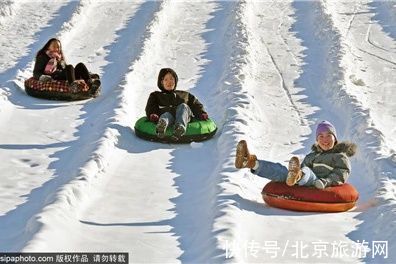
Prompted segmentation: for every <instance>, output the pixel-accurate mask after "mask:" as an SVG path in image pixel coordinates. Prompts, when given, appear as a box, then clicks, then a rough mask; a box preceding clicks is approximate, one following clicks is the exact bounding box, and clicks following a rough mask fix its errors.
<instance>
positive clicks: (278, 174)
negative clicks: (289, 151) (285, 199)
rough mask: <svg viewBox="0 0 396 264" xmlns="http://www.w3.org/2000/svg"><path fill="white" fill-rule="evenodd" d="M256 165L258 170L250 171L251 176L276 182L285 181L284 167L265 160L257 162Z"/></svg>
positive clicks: (285, 170) (285, 171)
mask: <svg viewBox="0 0 396 264" xmlns="http://www.w3.org/2000/svg"><path fill="white" fill-rule="evenodd" d="M257 163H258V164H257V165H258V168H256V169H255V170H254V169H252V170H251V172H252V173H253V174H256V175H257V176H260V177H263V178H267V179H270V180H273V181H277V182H285V181H286V178H287V173H288V170H287V168H286V167H285V166H283V165H281V164H280V163H274V162H270V161H266V160H257Z"/></svg>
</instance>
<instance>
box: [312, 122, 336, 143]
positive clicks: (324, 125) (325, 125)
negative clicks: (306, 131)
mask: <svg viewBox="0 0 396 264" xmlns="http://www.w3.org/2000/svg"><path fill="white" fill-rule="evenodd" d="M322 132H329V133H331V134H333V136H334V137H335V140H336V141H337V131H336V129H335V127H334V126H333V124H332V123H330V122H329V121H326V120H325V121H322V122H320V123H319V124H318V126H317V128H316V138H318V136H319V134H320V133H322Z"/></svg>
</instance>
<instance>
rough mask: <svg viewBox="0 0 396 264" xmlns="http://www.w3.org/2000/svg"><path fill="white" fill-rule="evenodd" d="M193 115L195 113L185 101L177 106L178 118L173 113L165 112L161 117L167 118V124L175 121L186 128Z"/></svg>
mask: <svg viewBox="0 0 396 264" xmlns="http://www.w3.org/2000/svg"><path fill="white" fill-rule="evenodd" d="M192 115H193V113H192V111H191V109H190V107H189V106H188V105H187V104H185V103H183V104H179V105H178V106H177V108H176V118H175V117H174V116H173V115H172V114H171V113H169V112H165V113H163V114H162V115H161V116H160V119H163V120H165V122H166V126H168V125H170V124H173V123H175V124H179V125H182V126H183V127H184V129H186V128H187V124H188V122H190V120H191V117H192Z"/></svg>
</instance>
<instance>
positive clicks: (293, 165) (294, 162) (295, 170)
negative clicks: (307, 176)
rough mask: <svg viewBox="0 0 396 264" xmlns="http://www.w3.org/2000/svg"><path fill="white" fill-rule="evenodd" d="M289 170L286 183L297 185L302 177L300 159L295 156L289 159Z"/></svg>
mask: <svg viewBox="0 0 396 264" xmlns="http://www.w3.org/2000/svg"><path fill="white" fill-rule="evenodd" d="M288 169H289V172H288V174H287V178H286V184H287V185H288V186H293V185H295V184H296V183H297V182H298V181H299V180H300V179H301V178H302V171H301V168H300V160H299V159H298V157H296V156H294V157H292V158H291V159H290V161H289V168H288Z"/></svg>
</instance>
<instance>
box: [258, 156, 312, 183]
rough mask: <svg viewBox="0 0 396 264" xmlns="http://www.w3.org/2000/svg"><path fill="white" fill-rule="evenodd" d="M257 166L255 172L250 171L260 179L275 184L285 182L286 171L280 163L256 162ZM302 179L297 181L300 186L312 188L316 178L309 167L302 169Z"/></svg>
mask: <svg viewBox="0 0 396 264" xmlns="http://www.w3.org/2000/svg"><path fill="white" fill-rule="evenodd" d="M257 162H258V163H259V166H258V168H257V170H251V172H252V173H253V174H256V175H257V176H260V177H262V178H267V179H270V180H272V181H276V182H286V178H287V173H288V170H287V168H286V167H285V166H283V165H281V164H280V163H274V162H270V161H266V160H257ZM301 170H302V172H303V177H302V178H301V180H299V181H298V183H297V184H298V185H300V186H313V183H314V181H315V180H317V179H318V177H317V176H316V175H315V173H313V171H312V170H311V169H310V168H309V167H302V168H301Z"/></svg>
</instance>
